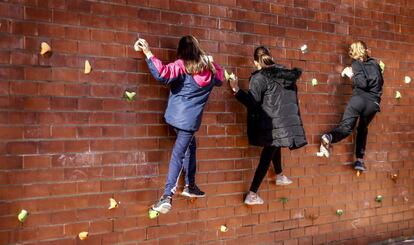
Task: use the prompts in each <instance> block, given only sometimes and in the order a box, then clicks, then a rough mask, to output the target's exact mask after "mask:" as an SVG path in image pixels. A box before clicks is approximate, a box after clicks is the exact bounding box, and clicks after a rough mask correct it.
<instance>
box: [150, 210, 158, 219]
mask: <svg viewBox="0 0 414 245" xmlns="http://www.w3.org/2000/svg"><path fill="white" fill-rule="evenodd" d="M158 215H160V213H159V212H158V211H155V210H153V209H152V208H151V209H150V210H149V211H148V217H149V218H150V219H155V218H157V217H158Z"/></svg>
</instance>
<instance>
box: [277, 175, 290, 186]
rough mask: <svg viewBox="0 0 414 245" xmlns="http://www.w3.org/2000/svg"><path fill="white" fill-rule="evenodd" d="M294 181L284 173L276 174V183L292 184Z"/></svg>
mask: <svg viewBox="0 0 414 245" xmlns="http://www.w3.org/2000/svg"><path fill="white" fill-rule="evenodd" d="M292 183H293V181H292V180H290V179H289V178H288V177H286V176H285V175H283V174H278V175H276V185H290V184H292Z"/></svg>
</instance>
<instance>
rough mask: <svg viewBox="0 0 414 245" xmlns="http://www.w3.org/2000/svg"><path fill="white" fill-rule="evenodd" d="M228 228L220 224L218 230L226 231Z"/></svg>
mask: <svg viewBox="0 0 414 245" xmlns="http://www.w3.org/2000/svg"><path fill="white" fill-rule="evenodd" d="M228 230H229V228H227V226H226V225H221V226H220V231H221V232H227V231H228Z"/></svg>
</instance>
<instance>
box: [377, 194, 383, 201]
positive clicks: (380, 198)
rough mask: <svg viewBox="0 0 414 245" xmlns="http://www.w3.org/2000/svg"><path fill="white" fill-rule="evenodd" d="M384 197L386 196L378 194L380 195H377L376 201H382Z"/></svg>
mask: <svg viewBox="0 0 414 245" xmlns="http://www.w3.org/2000/svg"><path fill="white" fill-rule="evenodd" d="M382 199H384V197H383V196H381V195H378V196H376V197H375V201H376V202H382Z"/></svg>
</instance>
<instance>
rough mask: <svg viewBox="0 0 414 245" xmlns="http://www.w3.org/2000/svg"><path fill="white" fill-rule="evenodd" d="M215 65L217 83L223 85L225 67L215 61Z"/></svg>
mask: <svg viewBox="0 0 414 245" xmlns="http://www.w3.org/2000/svg"><path fill="white" fill-rule="evenodd" d="M213 65H214V68H215V69H216V75H215V78H216V84H215V85H216V86H221V85H223V82H224V69H223V68H222V67H221V66H220V65H218V64H216V63H214V62H213Z"/></svg>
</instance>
